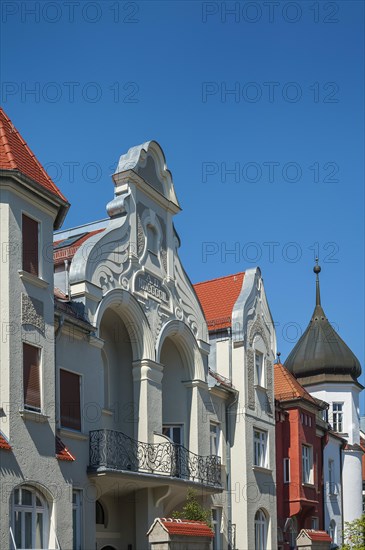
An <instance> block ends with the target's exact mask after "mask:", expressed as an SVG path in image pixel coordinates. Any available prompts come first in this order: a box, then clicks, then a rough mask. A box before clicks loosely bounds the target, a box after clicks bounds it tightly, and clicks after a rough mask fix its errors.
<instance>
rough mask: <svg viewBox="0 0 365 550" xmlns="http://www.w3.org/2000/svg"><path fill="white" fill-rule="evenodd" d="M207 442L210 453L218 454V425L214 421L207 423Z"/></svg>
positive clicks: (212, 454)
mask: <svg viewBox="0 0 365 550" xmlns="http://www.w3.org/2000/svg"><path fill="white" fill-rule="evenodd" d="M212 428H213V429H214V430H212ZM209 442H210V455H211V456H220V425H219V424H217V423H216V422H210V424H209Z"/></svg>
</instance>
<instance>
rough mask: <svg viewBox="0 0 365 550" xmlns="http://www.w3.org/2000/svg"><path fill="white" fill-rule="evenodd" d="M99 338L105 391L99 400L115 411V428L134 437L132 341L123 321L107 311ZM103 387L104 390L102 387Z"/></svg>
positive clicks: (110, 310)
mask: <svg viewBox="0 0 365 550" xmlns="http://www.w3.org/2000/svg"><path fill="white" fill-rule="evenodd" d="M100 337H101V338H102V339H103V340H104V347H103V350H102V356H103V363H104V369H105V371H104V389H103V396H102V400H104V402H105V399H107V402H108V407H109V408H112V409H113V410H114V411H116V414H115V415H114V421H115V426H116V429H117V430H118V431H121V432H123V433H125V434H126V435H128V436H130V437H134V423H135V422H136V419H137V415H135V414H134V402H133V377H132V361H133V352H132V344H131V337H130V333H129V330H128V328H127V325H126V324H125V322H124V321H123V319H122V317H121V316H120V315H118V314H117V313H116V312H115V311H114V310H113V309H112V308H108V309H107V310H106V311H105V312H104V315H103V317H102V320H101V323H100ZM105 384H106V385H107V387H105Z"/></svg>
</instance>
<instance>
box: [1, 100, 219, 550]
mask: <svg viewBox="0 0 365 550" xmlns="http://www.w3.org/2000/svg"><path fill="white" fill-rule="evenodd" d="M1 127H2V132H1V163H2V164H1V186H2V188H1V199H2V202H1V230H2V231H1V235H2V245H3V250H7V251H8V256H7V261H3V262H2V263H1V307H2V312H3V314H4V327H5V328H4V332H3V340H2V345H1V416H2V424H1V431H2V434H1V448H0V459H1V488H2V495H1V496H2V498H1V514H0V546H1V548H17V549H19V548H75V549H89V548H90V549H91V548H95V547H96V548H97V549H102V548H103V549H108V550H110V549H115V550H122V549H123V550H124V549H128V550H143V549H144V548H148V541H147V537H146V533H147V531H148V528H149V527H150V525H151V524H152V523H153V521H154V519H155V517H156V516H160V517H166V516H169V515H170V514H171V512H172V511H173V510H174V509H177V508H179V507H180V506H181V505H182V503H183V502H184V501H185V498H186V492H187V489H188V488H189V487H194V488H196V490H197V492H198V495H199V498H200V499H201V501H202V503H204V505H206V506H208V507H211V505H212V495H215V494H217V493H218V494H219V493H220V492H221V491H222V490H223V489H224V487H225V475H224V468H225V466H224V464H223V466H222V465H221V461H220V457H219V456H218V455H217V452H216V450H215V451H214V453H213V454H211V449H212V443H211V441H212V439H211V433H210V426H209V423H207V422H205V421H204V420H205V419H206V418H207V417H208V415H209V414H210V413H209V411H208V410H207V404H208V403H209V400H210V394H209V386H208V351H209V336H208V330H207V326H206V322H205V319H204V315H203V312H202V309H201V307H200V303H199V301H198V299H197V297H196V294H195V292H194V290H193V287H192V286H191V284H190V281H189V279H188V278H187V276H186V274H185V272H184V270H183V267H182V265H181V262H180V260H179V256H178V248H179V246H180V240H179V237H178V235H177V233H176V231H175V229H174V226H173V216H174V215H175V214H177V213H178V212H179V211H180V207H179V203H178V201H177V198H176V195H175V191H174V185H173V182H172V176H171V173H170V172H169V170H168V169H167V167H166V161H165V158H164V154H163V152H162V150H161V148H160V146H159V145H158V144H157V143H156V142H148V143H145V144H143V145H141V146H139V147H134V148H132V149H130V150H129V151H128V153H127V154H126V155H122V157H121V158H120V161H119V165H118V168H117V170H116V173H115V174H114V176H113V182H114V190H115V193H114V198H113V199H112V200H111V201H110V203H109V204H108V206H107V212H108V218H107V219H106V220H103V221H102V222H100V223H96V224H90V225H88V226H85V227H78V228H76V229H73V230H68V231H65V232H62V231H61V232H57V233H56V235H55V243H56V244H55V247H54V248H55V251H54V252H55V261H53V250H52V248H53V246H52V238H53V230H54V229H57V228H58V227H59V226H60V224H61V222H62V220H63V218H64V216H65V214H66V212H67V208H68V206H69V205H68V203H67V201H66V199H65V198H64V197H63V195H62V194H61V193H60V191H59V190H58V189H57V188H56V187H55V186H54V184H53V183H52V182H51V180H50V179H49V178H48V176H47V175H46V173H45V172H44V170H43V168H42V167H41V165H40V164H39V163H38V161H36V159H35V157H34V155H32V153H31V152H30V150H29V149H28V147H27V146H26V144H25V142H24V141H23V140H22V138H21V136H20V135H19V133H18V132H17V131H16V130H15V129H14V127H13V126H12V124H11V122H10V120H9V119H8V118H7V117H6V115H5V114H4V113H3V111H1ZM54 264H55V270H56V273H55V280H56V286H57V287H58V288H56V290H55V293H54V290H53V289H54ZM217 450H218V449H217Z"/></svg>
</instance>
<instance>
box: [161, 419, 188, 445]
mask: <svg viewBox="0 0 365 550" xmlns="http://www.w3.org/2000/svg"><path fill="white" fill-rule="evenodd" d="M162 433H163V435H165V436H166V437H168V438H169V439H171V441H172V442H173V443H176V445H182V444H183V438H182V426H179V425H173V424H165V425H164V426H162Z"/></svg>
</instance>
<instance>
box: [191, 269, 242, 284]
mask: <svg viewBox="0 0 365 550" xmlns="http://www.w3.org/2000/svg"><path fill="white" fill-rule="evenodd" d="M244 274H245V271H239V272H238V273H232V274H231V275H223V276H222V277H215V278H214V279H208V280H206V281H200V283H194V284H193V286H198V285H205V284H206V283H212V282H214V281H220V280H222V279H229V278H231V277H237V275H244Z"/></svg>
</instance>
